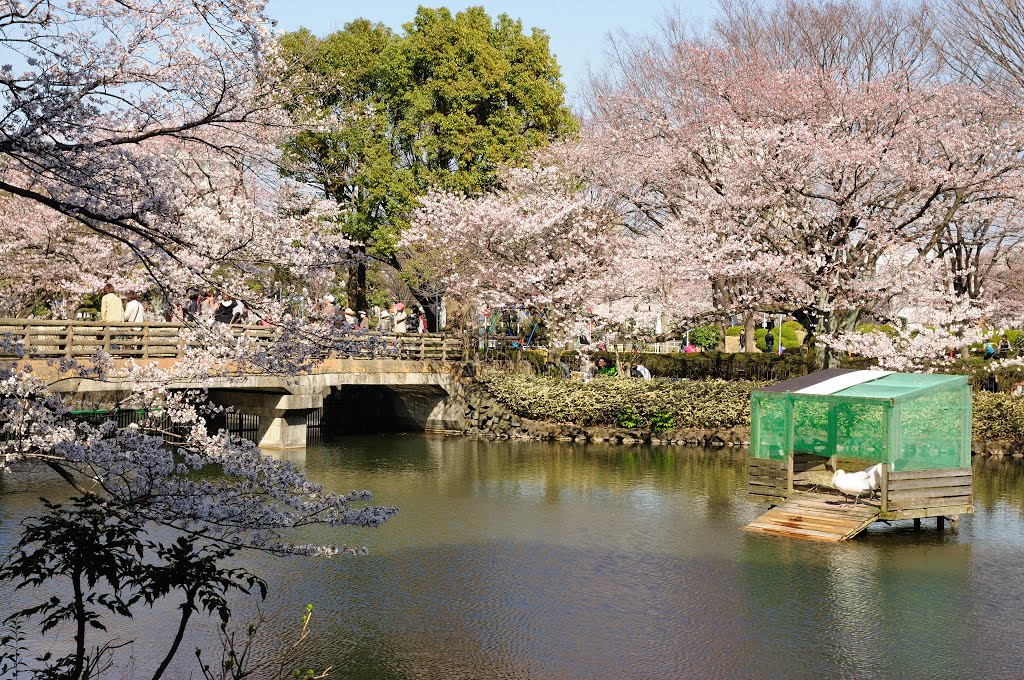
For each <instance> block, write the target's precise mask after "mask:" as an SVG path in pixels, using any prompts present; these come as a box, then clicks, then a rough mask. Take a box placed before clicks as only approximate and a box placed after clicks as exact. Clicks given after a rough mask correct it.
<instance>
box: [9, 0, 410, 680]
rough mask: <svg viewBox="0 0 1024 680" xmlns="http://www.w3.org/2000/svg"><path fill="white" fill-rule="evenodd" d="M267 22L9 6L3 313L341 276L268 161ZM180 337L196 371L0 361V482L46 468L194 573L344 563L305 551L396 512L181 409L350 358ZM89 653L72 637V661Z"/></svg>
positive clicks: (338, 245)
mask: <svg viewBox="0 0 1024 680" xmlns="http://www.w3.org/2000/svg"><path fill="white" fill-rule="evenodd" d="M263 8H264V3H263V2H260V1H258V0H257V1H250V0H208V1H203V2H191V1H188V0H132V1H131V2H121V1H116V2H109V1H107V0H81V1H78V2H71V3H56V2H48V1H46V0H42V1H38V2H30V3H16V2H8V3H4V4H2V5H0V50H2V55H3V56H2V57H0V60H2V61H3V62H4V65H3V66H0V107H2V109H3V116H2V118H0V131H2V135H0V167H2V172H0V237H4V238H5V241H6V242H5V243H4V244H3V246H2V248H3V249H4V250H3V252H4V254H5V271H4V272H3V273H0V281H2V288H3V291H4V293H5V295H6V300H5V301H4V306H7V307H8V308H9V309H10V308H12V307H15V306H17V305H18V300H19V299H28V298H29V297H31V296H32V295H33V294H34V291H37V290H39V289H40V288H41V287H42V288H46V287H48V286H50V285H53V286H56V287H61V288H66V289H67V290H68V292H74V291H78V292H81V291H83V290H85V289H87V288H89V287H91V286H93V285H95V284H96V283H98V282H99V281H100V280H115V281H116V280H122V281H128V280H129V279H134V278H135V277H136V276H144V277H145V279H146V280H147V281H148V282H149V283H150V284H151V285H155V286H160V287H162V288H164V289H166V290H167V291H168V293H170V294H181V293H182V292H184V290H185V289H186V287H187V286H189V285H195V284H199V283H202V284H206V285H217V286H222V287H224V288H226V289H228V290H230V291H231V292H232V293H235V294H236V295H238V296H251V298H252V301H253V302H256V303H260V302H264V303H265V302H266V300H265V299H261V298H266V297H267V296H268V290H267V289H268V287H269V286H268V280H269V276H270V274H271V273H272V272H273V271H274V269H275V268H280V267H287V268H290V269H291V270H293V271H295V272H298V273H299V274H303V273H310V272H317V271H320V270H321V269H322V268H324V267H333V266H337V265H338V263H339V260H343V259H344V258H345V257H346V253H347V244H346V242H345V241H344V240H342V239H340V238H337V237H330V236H324V235H322V234H321V231H322V230H321V228H320V227H321V226H322V222H323V221H325V220H330V219H333V216H334V214H335V213H334V209H333V207H331V206H329V205H328V204H326V203H325V202H321V201H317V200H315V199H313V198H311V197H309V196H308V195H307V194H305V193H304V192H303V191H302V190H301V189H300V188H299V187H297V186H296V185H293V184H289V183H287V182H285V181H282V180H281V179H280V178H279V177H278V174H277V166H276V153H277V151H276V149H277V144H278V142H279V141H280V140H281V139H282V136H283V135H284V134H285V133H287V132H289V129H288V120H287V118H286V117H285V116H284V115H283V114H282V112H281V108H280V103H281V102H280V96H281V95H280V93H282V92H284V91H285V89H286V88H284V87H282V83H281V82H280V76H279V75H278V74H280V73H284V72H286V71H287V69H284V68H281V64H280V62H279V59H278V56H277V48H276V44H275V41H274V37H273V36H272V34H271V32H270V29H269V22H268V20H267V18H266V16H265V14H264V13H263ZM6 237H10V238H9V239H7V238H6ZM86 249H91V252H89V251H87V250H86ZM30 253H38V256H35V257H28V256H26V255H28V254H30ZM83 260H84V262H83V266H80V267H78V268H77V269H76V270H75V271H67V270H69V269H71V268H72V267H74V266H75V263H78V262H80V261H83ZM33 268H36V269H33ZM43 276H47V277H50V278H49V280H48V282H43V281H42V279H41V277H43ZM118 277H120V279H119V278H118ZM261 288H262V290H261ZM248 301H249V300H247V302H248ZM187 332H188V333H189V334H190V336H189V337H188V338H187V341H186V346H187V347H188V348H189V349H188V355H187V356H186V357H185V358H184V359H183V360H182V361H180V362H178V363H177V364H175V365H174V366H173V367H172V368H160V367H158V366H156V365H155V364H152V365H151V364H136V363H133V362H126V363H124V362H114V361H112V360H111V358H110V357H109V356H106V355H104V354H102V353H98V354H97V355H95V356H94V357H92V358H91V359H90V360H88V361H54V362H50V365H49V366H45V367H44V366H41V365H40V364H39V362H38V361H36V362H32V361H29V360H28V358H23V360H19V359H18V358H17V355H18V353H19V352H20V348H19V346H18V343H17V342H16V341H14V340H11V339H10V338H4V339H2V340H0V343H2V344H3V348H2V350H3V353H4V355H5V356H8V357H9V356H11V355H12V354H14V355H15V357H16V358H15V359H14V360H5V362H4V363H3V365H2V366H0V470H3V471H7V470H9V469H11V467H12V466H16V465H22V464H29V463H34V464H38V465H45V466H47V467H49V468H50V469H52V470H53V471H54V472H55V473H56V474H58V475H59V476H60V477H61V478H62V479H64V480H65V481H66V482H67V484H68V485H69V486H70V487H71V488H72V489H73V493H74V494H77V495H78V496H79V498H81V499H85V500H88V501H89V502H88V503H86V504H85V505H83V507H88V508H95V507H101V508H103V511H104V513H109V514H111V515H112V516H113V517H114V518H116V521H117V522H121V523H127V524H129V525H131V526H132V527H135V528H139V527H149V526H152V525H162V526H164V527H169V528H170V529H171V530H173V531H174V532H176V534H177V535H179V536H181V537H183V538H187V540H188V541H190V542H191V543H190V545H193V546H219V547H211V548H210V550H212V551H213V552H209V553H202V550H200V552H190V553H189V554H190V557H189V559H190V560H191V559H192V558H195V560H197V561H196V562H195V564H198V563H199V562H201V561H202V559H205V558H204V557H203V555H204V554H205V555H214V556H218V555H219V556H223V555H225V554H227V553H224V552H223V551H222V549H223V550H235V549H241V548H252V549H259V550H266V551H271V552H274V553H279V554H306V555H330V554H336V553H337V552H339V551H341V550H344V549H345V548H344V547H341V548H339V547H336V546H331V545H320V546H316V545H303V544H302V543H301V539H300V538H299V536H298V535H297V534H296V533H295V530H296V529H300V528H301V527H304V526H308V525H310V524H321V525H327V526H333V527H338V528H339V530H342V529H343V528H345V527H362V526H376V525H378V524H380V523H381V522H383V521H384V520H385V519H386V518H387V517H388V516H390V515H391V514H392V513H393V512H394V509H393V508H388V507H378V506H373V505H370V504H369V503H368V499H369V494H367V493H366V492H352V493H346V494H335V493H328V492H325V491H324V490H323V488H322V487H320V486H319V485H316V484H314V483H312V482H310V481H309V480H307V479H306V478H305V477H304V476H303V475H302V474H301V473H299V472H298V471H297V470H296V469H295V468H294V467H292V466H290V465H288V464H284V463H280V462H276V461H274V460H271V459H268V458H266V457H264V456H261V455H260V453H259V450H258V449H257V448H256V447H255V446H254V445H253V444H251V443H248V442H245V441H241V440H239V439H238V438H237V437H233V436H231V435H229V434H228V433H227V432H226V431H224V430H219V431H218V430H216V429H214V430H212V431H211V429H210V426H209V417H210V416H211V415H216V414H217V409H215V408H214V407H212V406H210V405H209V403H208V402H207V400H206V395H205V394H204V393H203V392H202V391H196V390H181V389H176V388H175V389H172V386H174V385H180V384H183V383H197V384H202V383H204V382H207V381H209V380H210V379H211V378H212V377H216V378H218V379H220V380H230V379H232V378H233V377H237V376H239V375H244V374H251V373H258V374H274V375H284V376H287V375H293V374H295V373H297V372H300V371H308V370H309V369H310V368H311V365H312V363H313V362H314V359H313V358H312V357H318V356H324V355H326V354H329V353H330V352H331V351H332V350H333V349H336V348H342V347H343V345H342V343H344V342H346V340H345V339H344V338H342V337H338V336H337V335H336V334H335V333H334V332H333V331H332V330H331V329H320V330H319V331H317V332H316V333H313V332H312V331H311V329H309V328H308V327H306V326H304V325H302V324H300V323H282V324H281V326H280V329H279V338H278V340H277V341H276V342H274V343H262V344H261V343H256V342H254V341H253V340H252V339H249V338H238V337H235V336H234V335H233V334H232V333H231V331H230V329H229V328H227V327H221V326H214V327H208V326H205V325H202V324H197V325H196V326H195V327H193V328H191V329H190V330H189V331H187ZM56 379H61V380H77V379H93V380H101V381H120V382H122V383H123V384H124V385H125V386H126V387H125V393H126V394H125V396H124V397H123V398H122V399H121V401H120V402H119V403H118V404H117V406H118V407H119V408H132V409H140V410H142V411H144V412H145V413H146V414H147V415H146V416H145V417H144V418H143V419H142V420H141V421H140V422H138V423H135V424H133V425H132V426H129V427H118V426H117V425H116V424H115V423H113V422H111V421H108V422H103V423H99V424H90V423H85V422H82V421H81V420H80V419H78V418H75V417H73V415H72V413H71V404H69V403H67V402H66V401H65V400H63V399H62V398H61V397H60V396H59V395H58V394H56V393H55V392H54V391H53V390H52V389H51V387H52V385H51V382H50V381H51V380H56ZM58 514H59V513H58ZM345 536H347V534H339V540H338V541H337V542H338V543H340V544H345V543H347V542H349V541H348V539H347V538H345ZM161 549H162V548H161ZM218 551H221V552H218ZM349 551H350V552H358V551H359V549H358V548H354V547H352V548H349ZM90 585H95V584H94V583H93V584H90ZM211 611H212V610H211ZM186 618H187V617H186ZM78 620H79V621H84V619H82V617H81V616H78ZM0 637H2V636H0ZM83 640H84V638H83V637H82V636H80V635H78V634H76V640H75V642H76V646H77V647H78V648H79V652H81V650H83V649H85V645H84V644H83ZM179 640H180V638H179ZM69 668H71V669H72V672H71V673H70V674H65V675H64V676H62V677H79V676H81V675H82V674H83V673H85V670H84V669H85V668H86V665H85V662H84V660H83V658H82V655H81V653H79V654H77V655H75V658H74V659H73V660H72V662H71V666H69ZM163 668H165V666H161V668H160V669H158V671H157V673H156V675H155V676H154V677H156V676H159V674H160V672H162V670H163Z"/></svg>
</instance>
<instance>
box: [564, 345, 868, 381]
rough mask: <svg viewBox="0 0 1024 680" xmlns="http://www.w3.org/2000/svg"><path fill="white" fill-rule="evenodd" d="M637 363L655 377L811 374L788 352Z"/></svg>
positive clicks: (645, 357)
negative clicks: (782, 353)
mask: <svg viewBox="0 0 1024 680" xmlns="http://www.w3.org/2000/svg"><path fill="white" fill-rule="evenodd" d="M563 356H566V355H563ZM591 356H592V358H593V360H594V361H595V362H596V361H597V360H598V359H600V358H602V357H603V358H604V359H605V361H607V362H608V363H609V364H610V365H614V364H615V354H613V353H611V352H595V353H593V354H592V355H591ZM620 356H621V358H622V360H623V361H630V360H631V359H632V355H631V354H629V353H624V354H622V355H620ZM636 361H637V362H639V363H641V364H643V365H644V366H646V367H647V370H649V371H650V372H651V375H653V376H654V377H656V378H689V379H691V380H761V381H770V382H777V381H779V380H788V379H789V378H796V377H797V376H801V375H806V374H807V373H809V372H810V368H809V366H808V364H807V359H806V358H805V357H804V356H803V355H800V354H789V353H787V354H784V355H782V356H779V355H777V354H765V353H761V354H759V353H757V352H692V353H690V354H686V353H683V352H675V353H670V354H646V353H642V354H640V355H638V357H637V359H636ZM861 364H864V365H867V364H866V362H861V363H859V364H857V366H856V367H857V368H860V367H861Z"/></svg>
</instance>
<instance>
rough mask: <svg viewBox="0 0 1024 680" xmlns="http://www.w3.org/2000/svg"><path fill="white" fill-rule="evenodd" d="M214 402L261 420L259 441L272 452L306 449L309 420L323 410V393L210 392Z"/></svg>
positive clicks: (211, 400) (257, 439) (257, 437)
mask: <svg viewBox="0 0 1024 680" xmlns="http://www.w3.org/2000/svg"><path fill="white" fill-rule="evenodd" d="M209 395H210V402H211V403H213V404H216V405H217V406H224V407H228V408H231V409H232V410H234V411H235V412H237V413H244V414H246V415H252V416H256V417H257V423H258V426H257V427H258V431H257V435H256V442H257V443H258V444H259V445H260V446H261V447H263V448H268V449H294V448H303V447H305V446H306V419H307V416H308V415H309V414H310V413H311V412H312V411H315V410H316V409H318V408H322V407H323V403H324V396H323V395H322V394H273V393H269V394H268V393H261V392H242V391H238V390H220V389H218V390H210V392H209Z"/></svg>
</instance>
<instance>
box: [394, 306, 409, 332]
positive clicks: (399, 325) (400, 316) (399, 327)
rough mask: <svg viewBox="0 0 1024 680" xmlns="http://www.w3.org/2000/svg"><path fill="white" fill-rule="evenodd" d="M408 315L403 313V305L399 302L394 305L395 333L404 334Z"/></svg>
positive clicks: (406, 328) (406, 329)
mask: <svg viewBox="0 0 1024 680" xmlns="http://www.w3.org/2000/svg"><path fill="white" fill-rule="evenodd" d="M408 320H409V314H408V313H406V311H405V305H404V304H402V303H401V302H399V303H398V304H397V305H395V333H406V332H407V331H408V324H407V323H406V322H407V321H408Z"/></svg>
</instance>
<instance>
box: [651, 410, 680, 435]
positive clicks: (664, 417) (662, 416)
mask: <svg viewBox="0 0 1024 680" xmlns="http://www.w3.org/2000/svg"><path fill="white" fill-rule="evenodd" d="M675 428H676V419H675V418H673V417H672V414H671V413H669V412H668V411H656V412H655V413H654V414H653V415H652V416H651V429H652V430H654V431H655V432H665V431H666V430H674V429H675Z"/></svg>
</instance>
